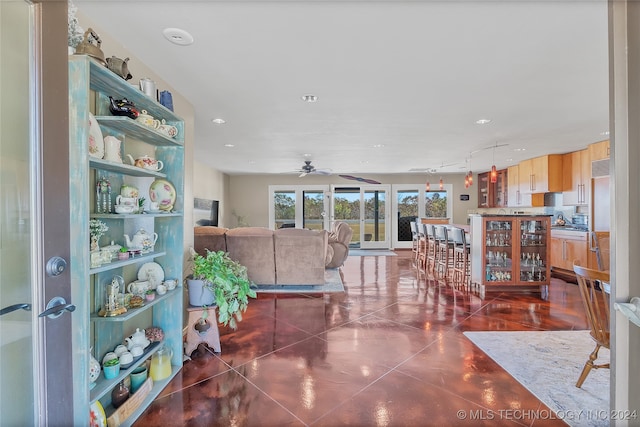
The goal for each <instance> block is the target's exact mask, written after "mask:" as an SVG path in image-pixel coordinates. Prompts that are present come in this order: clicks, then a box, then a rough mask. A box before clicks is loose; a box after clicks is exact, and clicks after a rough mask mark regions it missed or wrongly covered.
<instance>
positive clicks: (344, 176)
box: [338, 175, 381, 184]
mask: <svg viewBox="0 0 640 427" xmlns="http://www.w3.org/2000/svg"><path fill="white" fill-rule="evenodd" d="M338 176H339V177H340V178H344V179H351V180H353V181H358V182H366V183H367V184H381V183H380V182H378V181H376V180H373V179H368V178H362V177H359V176H352V175H338Z"/></svg>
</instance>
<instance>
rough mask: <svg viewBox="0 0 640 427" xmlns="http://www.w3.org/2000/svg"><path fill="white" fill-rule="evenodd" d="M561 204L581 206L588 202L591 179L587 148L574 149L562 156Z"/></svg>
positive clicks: (589, 158)
mask: <svg viewBox="0 0 640 427" xmlns="http://www.w3.org/2000/svg"><path fill="white" fill-rule="evenodd" d="M562 161H563V177H562V180H563V191H562V197H563V204H564V205H567V206H581V205H588V204H589V192H590V191H589V185H588V184H589V180H590V179H591V156H590V154H589V150H588V149H585V150H580V151H574V152H572V153H567V154H564V155H563V156H562Z"/></svg>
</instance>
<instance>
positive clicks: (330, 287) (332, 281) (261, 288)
mask: <svg viewBox="0 0 640 427" xmlns="http://www.w3.org/2000/svg"><path fill="white" fill-rule="evenodd" d="M256 286H257V289H256V292H263V293H289V294H291V293H294V294H296V293H300V294H304V293H312V294H313V293H316V294H317V293H329V292H344V284H343V283H342V279H341V278H340V271H339V270H338V269H337V268H327V269H325V270H324V285H256Z"/></svg>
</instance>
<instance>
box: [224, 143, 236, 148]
mask: <svg viewBox="0 0 640 427" xmlns="http://www.w3.org/2000/svg"><path fill="white" fill-rule="evenodd" d="M224 146H225V147H227V148H233V147H235V145H233V144H224Z"/></svg>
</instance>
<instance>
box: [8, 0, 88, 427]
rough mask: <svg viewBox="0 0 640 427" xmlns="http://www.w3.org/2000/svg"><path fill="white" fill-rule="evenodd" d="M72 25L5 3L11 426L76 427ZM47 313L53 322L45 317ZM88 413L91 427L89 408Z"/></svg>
mask: <svg viewBox="0 0 640 427" xmlns="http://www.w3.org/2000/svg"><path fill="white" fill-rule="evenodd" d="M66 17H67V5H66V2H45V3H35V4H29V3H27V2H24V1H15V0H0V425H2V426H5V425H6V426H13V425H19V426H34V425H37V426H48V425H50V426H61V425H75V424H77V423H76V422H75V421H74V407H73V401H74V398H73V396H74V394H73V385H72V378H73V372H72V369H71V366H72V359H71V354H72V332H71V331H72V329H71V312H72V311H73V310H74V308H75V307H74V306H73V304H72V303H71V301H70V293H71V289H70V277H69V269H68V268H66V267H65V266H64V263H65V262H67V263H68V262H69V215H68V211H69V199H68V193H69V190H68V188H69V185H68V179H69V178H68V165H67V163H68V156H67V152H68V146H69V140H68V130H67V119H66V115H67V110H66V108H67V92H66V85H67V75H66V70H67V64H66V55H67V53H66V25H65V24H66ZM45 176H46V179H44V177H45ZM49 260H51V262H50V263H49V269H47V267H46V265H47V261H49ZM47 271H48V272H47ZM56 298H57V299H56ZM48 304H49V308H50V310H48V313H50V314H51V315H50V316H49V317H47V316H46V315H45V316H39V315H40V314H42V313H43V312H44V311H45V310H47V305H48ZM45 314H46V313H45ZM85 390H86V386H85ZM76 409H77V408H76ZM82 412H83V414H84V417H85V421H86V420H88V418H87V417H88V408H82ZM76 420H77V418H76Z"/></svg>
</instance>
